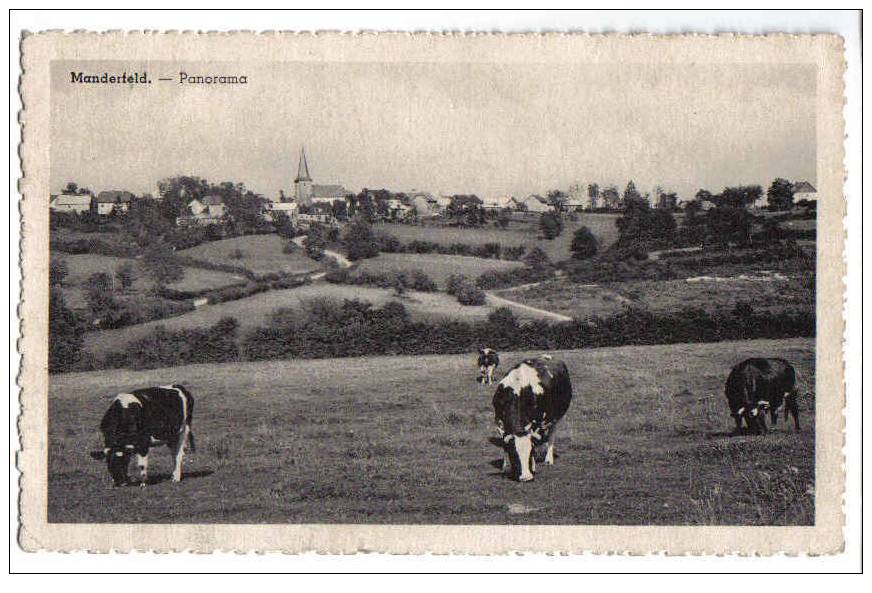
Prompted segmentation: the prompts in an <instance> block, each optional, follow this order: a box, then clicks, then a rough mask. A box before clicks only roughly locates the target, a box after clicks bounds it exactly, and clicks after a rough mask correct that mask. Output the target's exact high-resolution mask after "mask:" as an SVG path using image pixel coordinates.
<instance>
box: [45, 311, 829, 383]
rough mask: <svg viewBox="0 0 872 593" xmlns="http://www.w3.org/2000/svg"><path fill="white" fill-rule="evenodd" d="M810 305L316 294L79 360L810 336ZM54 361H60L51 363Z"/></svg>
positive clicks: (113, 363) (157, 333)
mask: <svg viewBox="0 0 872 593" xmlns="http://www.w3.org/2000/svg"><path fill="white" fill-rule="evenodd" d="M814 335H815V314H814V311H811V310H794V311H782V312H778V313H772V312H766V311H760V312H757V311H755V310H754V309H753V306H752V305H751V304H750V303H746V302H742V303H739V304H738V305H737V306H736V307H735V308H734V309H733V310H732V311H724V312H716V313H710V312H707V311H705V310H703V309H697V308H687V309H684V310H681V311H676V312H671V313H652V312H650V311H648V310H642V309H632V308H631V309H626V310H624V311H622V312H620V313H616V314H614V315H610V316H608V317H593V318H590V319H586V320H577V321H572V322H565V323H556V324H551V323H548V322H545V321H533V322H528V323H522V322H520V321H519V320H518V319H517V318H516V317H515V315H514V314H513V313H512V312H511V311H510V310H509V309H506V308H502V309H498V310H496V311H495V312H494V313H492V314H491V315H490V316H489V317H488V318H487V320H485V321H482V322H475V323H472V322H462V321H448V322H439V323H430V322H423V321H413V320H412V319H411V318H410V317H409V314H408V312H407V311H406V309H405V307H404V306H403V305H402V304H400V303H388V304H386V305H384V306H383V307H380V308H376V307H373V306H372V305H371V304H370V303H365V302H361V301H358V300H352V301H348V300H346V301H344V302H342V303H338V302H334V301H329V300H319V301H311V302H308V303H306V304H305V306H304V307H303V309H302V310H297V309H293V310H291V309H279V310H277V311H275V312H274V313H273V315H272V316H271V317H270V319H269V321H268V322H267V323H266V324H265V325H264V326H262V327H259V328H256V329H254V330H252V331H250V332H249V333H248V334H247V335H246V336H245V337H244V338H243V339H242V340H241V348H240V347H239V346H237V344H238V343H239V342H238V340H237V338H238V325H237V323H236V321H235V320H234V319H230V318H228V319H224V320H221V321H220V322H219V323H218V324H216V325H213V326H212V327H209V328H205V329H187V330H180V331H168V330H167V329H166V328H163V327H158V328H156V329H155V330H153V331H152V332H151V333H150V334H149V335H147V336H145V337H143V338H142V339H139V340H136V341H134V342H132V343H130V344H128V346H127V348H125V349H124V350H122V351H119V352H115V353H113V354H111V355H110V356H109V357H108V358H107V359H105V360H103V361H96V360H88V359H87V357H86V359H85V360H83V361H82V362H81V363H79V364H78V365H76V366H77V368H79V369H83V368H84V367H87V368H105V367H129V368H156V367H164V366H178V365H182V364H194V363H216V362H238V361H254V360H273V359H286V358H341V357H349V356H371V355H419V354H457V353H463V352H472V351H474V350H475V349H477V348H478V347H480V346H481V345H482V344H488V345H489V346H491V347H493V348H497V349H499V350H508V351H511V350H562V349H575V348H599V347H606V346H628V345H651V344H672V343H686V342H717V341H722V340H741V339H755V338H788V337H811V336H814ZM53 370H58V369H57V368H54V369H53Z"/></svg>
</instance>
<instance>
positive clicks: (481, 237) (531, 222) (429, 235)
mask: <svg viewBox="0 0 872 593" xmlns="http://www.w3.org/2000/svg"><path fill="white" fill-rule="evenodd" d="M577 217H578V220H577V221H570V220H564V222H563V232H562V233H561V234H560V236H558V237H557V238H556V239H553V240H550V241H549V240H545V239H540V238H539V225H538V220H539V219H538V217H536V216H532V215H531V216H528V217H527V220H524V221H523V222H518V221H512V222H511V223H510V225H509V227H508V228H507V229H499V228H496V227H494V226H487V227H484V228H480V229H468V228H462V227H449V226H439V225H407V224H389V223H379V224H375V225H373V228H374V230H376V232H378V231H382V232H386V233H390V234H392V235H394V236H395V237H396V238H397V239H399V240H400V241H401V242H403V243H408V242H410V241H415V240H418V241H432V242H434V243H439V244H441V245H450V244H452V243H466V244H469V245H483V244H484V243H500V244H501V245H502V246H503V247H509V246H517V245H524V246H526V247H527V251H529V250H531V249H533V248H534V247H540V248H541V249H543V250H544V251H545V253H547V254H548V257H549V258H551V260H552V261H560V260H564V259H567V258H568V257H570V256H571V255H572V252H571V251H570V245H571V243H572V234H573V233H574V232H575V230H576V229H578V228H580V227H582V226H587V227H588V228H589V229H590V230H591V232H592V233H593V234H594V235H595V236H596V237H597V238H598V239H599V241H600V243H601V245H602V246H603V247H606V246H608V245H611V244H612V243H614V242H615V241H617V239H618V227H617V226H616V225H615V221H616V220H617V219H618V218H619V215H618V214H592V213H578V214H577Z"/></svg>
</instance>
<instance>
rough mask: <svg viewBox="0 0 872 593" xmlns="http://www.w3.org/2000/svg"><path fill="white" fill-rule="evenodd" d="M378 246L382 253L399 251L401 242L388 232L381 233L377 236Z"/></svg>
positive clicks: (401, 246)
mask: <svg viewBox="0 0 872 593" xmlns="http://www.w3.org/2000/svg"><path fill="white" fill-rule="evenodd" d="M378 248H379V251H381V252H382V253H401V252H402V251H403V244H402V243H401V242H400V240H399V239H397V238H396V237H395V236H394V235H391V234H390V233H381V234H379V236H378Z"/></svg>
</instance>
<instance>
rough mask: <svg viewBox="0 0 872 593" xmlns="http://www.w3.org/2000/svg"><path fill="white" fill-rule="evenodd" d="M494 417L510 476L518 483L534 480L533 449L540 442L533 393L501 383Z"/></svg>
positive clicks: (495, 398)
mask: <svg viewBox="0 0 872 593" xmlns="http://www.w3.org/2000/svg"><path fill="white" fill-rule="evenodd" d="M493 403H494V414H495V419H496V424H497V431H498V432H499V435H500V439H501V440H502V446H503V450H504V451H505V454H506V456H507V457H508V459H509V461H510V464H511V470H510V474H509V475H510V476H511V477H513V478H514V479H516V480H518V481H520V482H529V481H530V480H532V479H533V471H534V469H535V467H536V466H535V463H536V461H535V459H534V458H533V449H534V447H535V446H536V445H538V444H539V442H540V441H541V434H540V428H539V426H538V419H537V417H536V399H535V395H534V393H533V389H532V388H531V387H530V386H525V387H523V388H521V389H520V390H516V389H515V388H514V387H512V386H509V385H506V384H504V382H501V383H500V384H499V385H498V386H497V391H496V393H495V394H494V402H493Z"/></svg>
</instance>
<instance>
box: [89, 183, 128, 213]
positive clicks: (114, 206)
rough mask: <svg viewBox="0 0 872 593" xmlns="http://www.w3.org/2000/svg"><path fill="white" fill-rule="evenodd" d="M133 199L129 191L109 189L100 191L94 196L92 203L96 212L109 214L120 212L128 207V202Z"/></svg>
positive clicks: (125, 210)
mask: <svg viewBox="0 0 872 593" xmlns="http://www.w3.org/2000/svg"><path fill="white" fill-rule="evenodd" d="M132 201H133V194H132V193H130V192H129V191H121V190H117V189H116V190H110V191H101V192H100V193H99V194H97V197H96V198H94V205H95V208H96V210H97V214H102V215H104V216H109V215H110V214H112V213H113V212H114V213H116V214H122V213H124V212H127V210H128V209H130V202H132Z"/></svg>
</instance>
